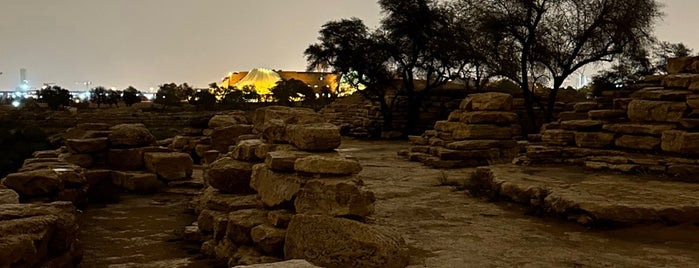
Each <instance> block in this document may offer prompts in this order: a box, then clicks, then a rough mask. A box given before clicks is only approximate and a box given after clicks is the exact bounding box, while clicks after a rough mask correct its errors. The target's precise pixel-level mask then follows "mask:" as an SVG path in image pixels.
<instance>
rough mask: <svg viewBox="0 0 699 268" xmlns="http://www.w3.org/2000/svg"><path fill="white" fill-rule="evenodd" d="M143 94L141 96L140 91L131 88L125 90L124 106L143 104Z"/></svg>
mask: <svg viewBox="0 0 699 268" xmlns="http://www.w3.org/2000/svg"><path fill="white" fill-rule="evenodd" d="M142 96H143V94H141V92H140V91H138V89H136V88H134V87H132V86H129V87H128V88H126V89H124V91H123V95H122V97H121V98H122V100H123V101H124V105H126V106H127V107H128V106H131V105H134V104H135V103H139V102H141V98H142Z"/></svg>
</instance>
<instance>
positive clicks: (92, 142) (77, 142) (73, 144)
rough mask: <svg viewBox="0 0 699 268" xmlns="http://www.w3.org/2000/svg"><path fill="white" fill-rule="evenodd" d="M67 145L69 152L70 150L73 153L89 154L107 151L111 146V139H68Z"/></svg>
mask: <svg viewBox="0 0 699 268" xmlns="http://www.w3.org/2000/svg"><path fill="white" fill-rule="evenodd" d="M65 143H66V146H67V147H68V150H70V151H71V152H72V153H77V154H87V153H95V152H101V151H104V150H106V149H107V146H108V145H109V139H108V138H93V139H68V140H66V142H65Z"/></svg>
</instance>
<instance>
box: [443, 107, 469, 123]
mask: <svg viewBox="0 0 699 268" xmlns="http://www.w3.org/2000/svg"><path fill="white" fill-rule="evenodd" d="M464 112H465V111H463V110H454V111H452V112H451V113H449V117H448V118H447V121H449V122H459V121H461V115H462V114H463V113H464Z"/></svg>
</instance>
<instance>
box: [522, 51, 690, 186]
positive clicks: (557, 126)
mask: <svg viewBox="0 0 699 268" xmlns="http://www.w3.org/2000/svg"><path fill="white" fill-rule="evenodd" d="M668 70H669V72H670V74H669V75H665V76H650V77H646V78H645V80H643V81H641V82H639V83H638V84H635V85H632V86H630V87H628V88H625V89H619V90H608V91H604V92H602V94H601V96H600V97H598V98H597V99H596V100H595V101H593V102H583V103H578V104H576V105H575V106H574V110H573V111H571V112H568V113H565V114H564V115H565V117H562V120H561V121H559V122H557V123H552V124H548V125H545V126H544V127H543V128H542V133H541V134H542V135H541V138H542V141H543V143H542V144H537V145H532V146H529V147H528V148H527V153H526V155H525V156H523V157H521V158H519V159H518V162H519V163H522V164H540V163H573V164H580V165H584V166H586V167H588V168H590V169H594V170H614V171H622V172H644V173H646V172H648V173H661V174H667V175H670V176H671V177H673V178H676V179H684V180H692V181H697V179H696V177H695V176H694V174H696V173H697V172H699V161H698V160H697V159H696V157H697V156H699V112H698V111H699V110H697V109H699V101H698V100H699V58H679V59H672V60H670V61H669V64H668Z"/></svg>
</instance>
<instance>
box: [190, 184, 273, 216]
mask: <svg viewBox="0 0 699 268" xmlns="http://www.w3.org/2000/svg"><path fill="white" fill-rule="evenodd" d="M197 205H198V206H197V209H198V210H204V209H211V210H216V211H221V212H231V211H236V210H241V209H250V208H258V207H262V204H260V202H259V201H258V200H257V197H256V196H255V195H254V194H250V195H233V194H226V193H221V192H220V191H219V190H216V189H215V188H213V187H208V188H206V189H205V190H204V193H202V195H200V196H199V202H198V204H197Z"/></svg>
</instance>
